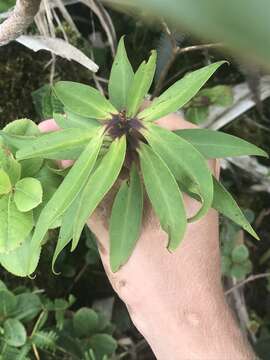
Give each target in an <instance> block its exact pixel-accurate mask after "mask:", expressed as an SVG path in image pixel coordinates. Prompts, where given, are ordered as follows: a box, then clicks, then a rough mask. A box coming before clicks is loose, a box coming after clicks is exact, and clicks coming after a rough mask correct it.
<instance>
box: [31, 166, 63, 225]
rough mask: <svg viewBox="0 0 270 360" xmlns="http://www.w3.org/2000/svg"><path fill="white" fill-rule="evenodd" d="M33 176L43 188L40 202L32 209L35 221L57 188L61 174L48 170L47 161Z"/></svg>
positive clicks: (60, 180)
mask: <svg viewBox="0 0 270 360" xmlns="http://www.w3.org/2000/svg"><path fill="white" fill-rule="evenodd" d="M35 178H36V179H37V180H39V181H40V182H41V186H42V189H43V198H42V203H41V204H40V205H39V206H38V207H36V208H35V209H34V210H33V213H34V219H35V223H36V222H37V219H38V217H39V215H40V213H41V211H42V210H43V209H44V207H45V206H46V204H47V203H48V201H49V200H50V199H51V197H52V196H53V194H54V193H55V191H56V190H57V189H58V187H59V186H60V184H61V182H62V180H63V179H62V177H61V176H58V175H56V174H55V173H54V172H52V171H51V170H50V168H49V167H48V166H47V162H46V163H45V166H43V167H42V168H41V169H40V170H39V172H38V173H37V174H36V175H35Z"/></svg>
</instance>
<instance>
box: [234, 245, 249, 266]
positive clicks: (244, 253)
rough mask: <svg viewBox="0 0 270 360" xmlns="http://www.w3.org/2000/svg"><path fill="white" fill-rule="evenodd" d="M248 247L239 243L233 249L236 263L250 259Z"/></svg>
mask: <svg viewBox="0 0 270 360" xmlns="http://www.w3.org/2000/svg"><path fill="white" fill-rule="evenodd" d="M248 256H249V252H248V248H247V247H246V246H245V245H244V244H241V245H237V246H235V248H234V249H233V251H232V261H233V262H234V263H242V262H244V261H246V260H247V259H248Z"/></svg>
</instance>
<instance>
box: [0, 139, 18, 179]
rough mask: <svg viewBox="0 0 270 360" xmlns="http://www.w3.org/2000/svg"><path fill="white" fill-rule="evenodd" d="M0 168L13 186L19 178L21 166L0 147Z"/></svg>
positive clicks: (6, 150)
mask: <svg viewBox="0 0 270 360" xmlns="http://www.w3.org/2000/svg"><path fill="white" fill-rule="evenodd" d="M0 167H1V168H2V169H3V170H4V171H5V172H6V173H7V175H8V177H9V179H10V182H11V184H12V185H14V184H15V183H16V182H17V181H18V180H19V179H20V177H21V165H20V164H19V163H18V161H16V160H15V159H14V157H13V155H12V153H11V152H10V151H9V149H6V148H5V147H1V146H0Z"/></svg>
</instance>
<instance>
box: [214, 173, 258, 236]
mask: <svg viewBox="0 0 270 360" xmlns="http://www.w3.org/2000/svg"><path fill="white" fill-rule="evenodd" d="M213 183H214V199H213V205H212V207H213V208H214V209H216V210H217V211H218V212H220V213H221V214H223V215H224V216H226V217H227V218H229V219H231V220H232V221H233V222H235V223H236V224H238V225H239V226H241V227H242V228H243V229H244V230H246V231H247V232H248V233H249V234H250V235H252V236H253V237H254V238H255V239H257V240H259V237H258V235H257V234H256V232H255V231H254V230H253V228H252V226H251V225H250V224H249V222H248V221H247V219H246V217H245V216H244V214H243V213H242V211H241V210H240V208H239V207H238V205H237V203H236V201H235V200H234V199H233V197H232V196H231V194H230V193H229V192H228V191H227V190H226V189H225V188H224V186H223V185H222V184H221V183H220V182H218V181H217V180H216V179H215V177H213Z"/></svg>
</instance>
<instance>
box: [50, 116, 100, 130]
mask: <svg viewBox="0 0 270 360" xmlns="http://www.w3.org/2000/svg"><path fill="white" fill-rule="evenodd" d="M53 118H54V120H55V121H56V123H57V125H58V126H59V127H60V128H62V129H69V128H73V129H74V128H81V129H87V130H89V129H95V128H97V127H99V126H100V123H99V121H97V120H95V119H90V118H87V117H83V116H80V115H77V114H73V113H71V112H66V113H65V114H58V113H54V114H53Z"/></svg>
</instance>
